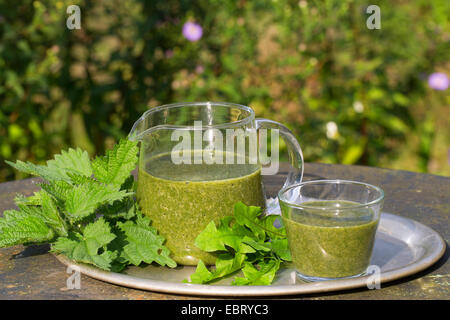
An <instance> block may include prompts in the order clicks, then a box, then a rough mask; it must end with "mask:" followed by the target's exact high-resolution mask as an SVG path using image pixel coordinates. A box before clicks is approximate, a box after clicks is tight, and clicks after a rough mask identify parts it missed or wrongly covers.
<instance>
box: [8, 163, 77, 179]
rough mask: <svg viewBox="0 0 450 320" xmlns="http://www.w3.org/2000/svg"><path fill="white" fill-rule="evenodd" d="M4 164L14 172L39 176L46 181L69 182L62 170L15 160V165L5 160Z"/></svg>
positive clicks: (64, 171)
mask: <svg viewBox="0 0 450 320" xmlns="http://www.w3.org/2000/svg"><path fill="white" fill-rule="evenodd" d="M5 162H6V163H7V164H9V165H10V166H11V167H13V168H14V169H16V170H19V171H22V172H24V173H27V174H30V175H33V176H39V177H41V178H43V179H44V180H47V181H58V180H63V181H67V182H70V178H69V177H68V176H67V175H66V170H63V169H59V168H49V167H47V166H42V165H37V164H33V163H31V162H23V161H20V160H17V161H16V163H14V162H11V161H8V160H5Z"/></svg>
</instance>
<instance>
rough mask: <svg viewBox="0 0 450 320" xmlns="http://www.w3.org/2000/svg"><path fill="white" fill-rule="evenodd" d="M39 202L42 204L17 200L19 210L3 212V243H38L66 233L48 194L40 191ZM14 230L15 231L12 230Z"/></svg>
mask: <svg viewBox="0 0 450 320" xmlns="http://www.w3.org/2000/svg"><path fill="white" fill-rule="evenodd" d="M40 202H41V203H42V206H35V205H30V204H26V203H24V202H21V201H19V203H17V205H18V207H19V210H6V211H5V212H4V213H3V218H0V232H1V233H2V234H1V238H2V239H3V243H5V245H7V243H14V244H17V243H25V242H37V243H40V242H43V241H45V240H51V239H53V238H54V236H65V235H67V226H66V225H65V223H64V221H63V219H62V218H61V217H60V215H59V212H58V209H57V207H56V204H55V203H54V201H53V200H52V199H51V198H50V196H49V195H48V194H46V193H45V192H43V191H41V192H40ZM31 223H36V225H35V228H32V225H31ZM48 229H50V231H49V230H48ZM14 230H15V231H17V232H13V231H14ZM19 234H22V236H19ZM21 241H22V242H21ZM10 245H11V244H10Z"/></svg>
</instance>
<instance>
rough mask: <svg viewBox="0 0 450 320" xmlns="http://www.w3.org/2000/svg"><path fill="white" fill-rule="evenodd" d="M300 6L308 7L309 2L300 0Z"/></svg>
mask: <svg viewBox="0 0 450 320" xmlns="http://www.w3.org/2000/svg"><path fill="white" fill-rule="evenodd" d="M298 6H299V7H300V8H306V7H307V6H308V2H306V1H305V0H300V1H299V2H298Z"/></svg>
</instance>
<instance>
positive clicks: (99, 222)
mask: <svg viewBox="0 0 450 320" xmlns="http://www.w3.org/2000/svg"><path fill="white" fill-rule="evenodd" d="M137 153H138V148H137V145H136V143H135V142H131V141H129V140H126V139H123V140H121V141H120V142H119V143H118V144H117V145H116V146H115V147H114V148H113V149H112V150H109V151H108V152H107V153H106V155H105V156H103V157H96V158H95V159H94V160H93V161H91V160H90V159H89V156H88V154H87V152H86V151H82V150H81V149H69V150H68V151H63V152H62V153H61V154H58V155H56V156H55V157H54V159H53V160H49V161H47V163H46V165H35V164H32V163H25V162H22V161H17V162H16V163H12V162H9V161H7V163H8V164H9V165H11V166H13V167H14V168H15V169H17V170H20V171H23V172H25V173H27V174H31V175H35V176H39V177H41V178H42V179H43V180H44V182H40V183H39V185H40V186H41V190H40V191H38V192H35V193H34V195H32V196H30V197H24V196H23V195H18V196H17V197H16V198H15V202H16V204H17V206H18V210H6V211H5V212H4V213H3V218H1V219H0V247H8V246H12V245H16V244H35V243H50V244H51V251H52V252H55V253H62V254H64V255H66V256H67V257H69V258H70V259H73V260H75V261H78V262H83V263H88V264H92V265H95V266H97V267H99V268H101V269H104V270H111V271H121V270H123V269H124V268H125V267H126V266H127V265H129V264H132V265H136V266H137V265H140V264H141V263H142V262H145V263H152V262H156V263H158V264H160V265H162V266H169V267H175V266H176V263H175V261H173V260H172V259H171V258H170V257H169V254H170V251H169V249H167V248H166V247H165V246H164V241H165V239H164V237H162V236H161V235H159V234H158V232H157V231H156V229H154V228H153V227H152V226H151V225H150V219H149V218H147V217H145V216H144V215H143V214H142V213H141V212H140V210H139V207H138V204H137V202H136V201H135V199H134V189H135V182H134V177H133V176H132V175H131V171H132V170H134V169H135V167H136V163H137V158H138V157H137Z"/></svg>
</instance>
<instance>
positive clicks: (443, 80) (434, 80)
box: [428, 72, 450, 90]
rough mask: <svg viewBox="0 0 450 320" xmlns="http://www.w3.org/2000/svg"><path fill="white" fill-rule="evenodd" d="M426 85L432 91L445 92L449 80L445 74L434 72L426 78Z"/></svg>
mask: <svg viewBox="0 0 450 320" xmlns="http://www.w3.org/2000/svg"><path fill="white" fill-rule="evenodd" d="M428 85H429V86H430V88H432V89H434V90H447V88H448V87H449V85H450V80H449V79H448V77H447V75H446V74H445V73H442V72H435V73H432V74H430V76H429V77H428Z"/></svg>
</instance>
